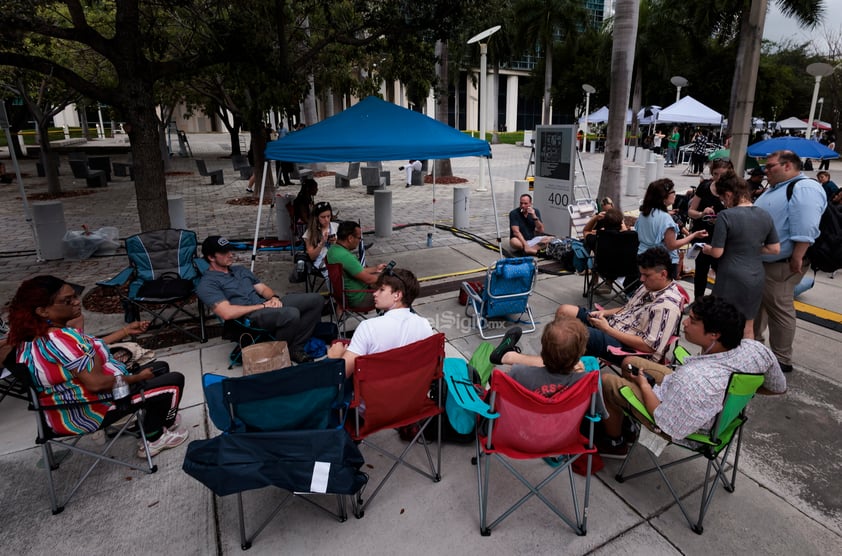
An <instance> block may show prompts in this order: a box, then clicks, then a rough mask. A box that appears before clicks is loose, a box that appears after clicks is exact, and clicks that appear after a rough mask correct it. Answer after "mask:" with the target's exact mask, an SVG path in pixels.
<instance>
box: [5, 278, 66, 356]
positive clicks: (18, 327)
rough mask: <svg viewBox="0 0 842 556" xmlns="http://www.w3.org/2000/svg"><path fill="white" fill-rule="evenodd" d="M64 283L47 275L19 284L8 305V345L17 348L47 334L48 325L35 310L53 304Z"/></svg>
mask: <svg viewBox="0 0 842 556" xmlns="http://www.w3.org/2000/svg"><path fill="white" fill-rule="evenodd" d="M66 283H67V282H65V281H64V280H62V279H61V278H56V277H55V276H49V275H43V276H36V277H35V278H31V279H29V280H24V281H23V283H21V285H20V287H18V291H17V292H16V293H15V296H14V297H13V298H12V302H11V303H10V304H9V344H10V345H12V346H15V347H17V346H19V345H20V344H21V343H23V342H28V341H31V340H34V339H35V338H37V337H39V336H44V335H45V334H46V333H47V330H49V328H50V323H49V322H47V321H46V320H45V319H43V318H41V317H40V316H38V315H37V314H36V313H35V310H36V309H38V308H39V307H49V306H50V305H52V304H53V303H55V299H56V295H57V294H58V292H59V290H61V288H62V286H64V285H65V284H66Z"/></svg>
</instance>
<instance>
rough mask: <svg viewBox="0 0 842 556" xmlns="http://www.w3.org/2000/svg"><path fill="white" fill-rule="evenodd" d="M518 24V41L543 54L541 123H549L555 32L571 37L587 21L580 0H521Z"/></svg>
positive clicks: (566, 37)
mask: <svg viewBox="0 0 842 556" xmlns="http://www.w3.org/2000/svg"><path fill="white" fill-rule="evenodd" d="M514 13H515V21H516V22H517V23H516V24H517V25H518V28H517V31H516V33H517V37H518V40H517V41H516V44H517V46H518V47H521V48H527V49H530V50H533V51H535V52H536V53H539V54H543V56H544V88H543V91H544V107H543V112H542V114H541V123H542V124H543V125H547V124H549V123H550V101H551V93H552V83H553V46H554V44H555V39H556V34H558V33H560V34H561V35H562V36H563V37H564V38H565V39H566V40H572V39H573V38H574V37H575V36H576V35H577V34H578V32H579V31H580V30H581V29H582V28H583V27H585V26H586V25H587V23H588V12H587V11H586V10H585V8H584V5H583V2H582V1H581V0H518V2H517V3H516V4H515V8H514Z"/></svg>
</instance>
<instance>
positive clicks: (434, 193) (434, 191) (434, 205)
mask: <svg viewBox="0 0 842 556" xmlns="http://www.w3.org/2000/svg"><path fill="white" fill-rule="evenodd" d="M433 233H434V234H435V233H436V161H435V160H434V161H433Z"/></svg>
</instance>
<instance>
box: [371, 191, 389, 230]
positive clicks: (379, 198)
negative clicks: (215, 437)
mask: <svg viewBox="0 0 842 556" xmlns="http://www.w3.org/2000/svg"><path fill="white" fill-rule="evenodd" d="M374 235H375V236H377V237H391V236H392V192H391V191H389V190H385V189H378V190H377V191H375V192H374Z"/></svg>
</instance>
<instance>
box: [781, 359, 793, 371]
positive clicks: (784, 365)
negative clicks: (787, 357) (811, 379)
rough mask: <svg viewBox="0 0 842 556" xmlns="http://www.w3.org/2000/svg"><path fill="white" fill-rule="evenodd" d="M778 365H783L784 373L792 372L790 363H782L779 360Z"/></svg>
mask: <svg viewBox="0 0 842 556" xmlns="http://www.w3.org/2000/svg"><path fill="white" fill-rule="evenodd" d="M778 365H780V366H781V371H782V372H784V373H791V372H792V365H791V364H789V363H781V362H780V361H778Z"/></svg>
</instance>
